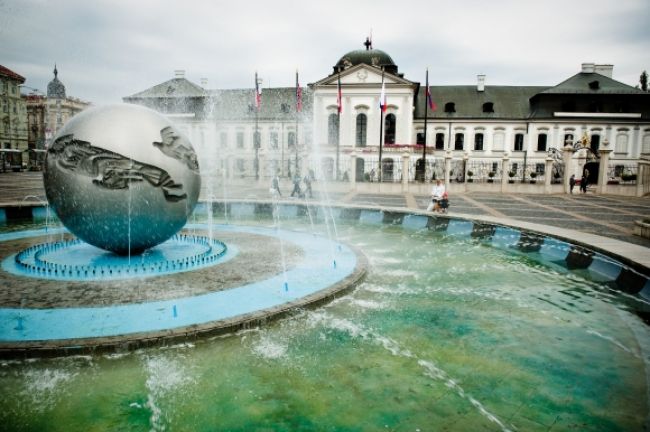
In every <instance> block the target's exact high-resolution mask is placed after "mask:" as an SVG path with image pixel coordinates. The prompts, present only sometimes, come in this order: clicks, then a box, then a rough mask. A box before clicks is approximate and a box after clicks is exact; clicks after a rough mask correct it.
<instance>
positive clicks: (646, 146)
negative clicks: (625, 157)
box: [641, 134, 650, 154]
mask: <svg viewBox="0 0 650 432" xmlns="http://www.w3.org/2000/svg"><path fill="white" fill-rule="evenodd" d="M641 153H646V154H647V153H650V134H645V135H643V145H642V146H641Z"/></svg>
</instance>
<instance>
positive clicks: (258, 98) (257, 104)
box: [255, 72, 262, 111]
mask: <svg viewBox="0 0 650 432" xmlns="http://www.w3.org/2000/svg"><path fill="white" fill-rule="evenodd" d="M261 106H262V92H261V91H260V81H259V80H258V79H257V72H255V108H257V110H258V111H259V109H260V107H261Z"/></svg>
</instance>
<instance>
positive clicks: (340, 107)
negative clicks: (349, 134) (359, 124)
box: [336, 75, 343, 114]
mask: <svg viewBox="0 0 650 432" xmlns="http://www.w3.org/2000/svg"><path fill="white" fill-rule="evenodd" d="M336 87H337V88H336V90H337V91H336V106H337V108H338V111H339V114H341V113H342V112H343V95H342V94H341V75H339V76H338V81H337V84H336Z"/></svg>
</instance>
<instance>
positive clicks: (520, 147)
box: [512, 133, 524, 151]
mask: <svg viewBox="0 0 650 432" xmlns="http://www.w3.org/2000/svg"><path fill="white" fill-rule="evenodd" d="M512 150H513V151H524V134H522V133H518V134H515V146H514V148H513V149H512Z"/></svg>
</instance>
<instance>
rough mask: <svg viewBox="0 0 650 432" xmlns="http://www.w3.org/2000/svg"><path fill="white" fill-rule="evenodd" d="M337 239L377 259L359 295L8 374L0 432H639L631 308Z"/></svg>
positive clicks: (438, 254)
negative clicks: (214, 331)
mask: <svg viewBox="0 0 650 432" xmlns="http://www.w3.org/2000/svg"><path fill="white" fill-rule="evenodd" d="M301 229H305V228H304V227H302V228H301ZM318 229H322V230H324V228H322V227H321V228H318ZM337 230H338V234H339V237H340V239H341V240H343V241H345V242H346V243H348V244H351V245H355V246H357V247H359V248H360V249H362V250H363V251H364V252H365V254H366V256H367V257H368V260H369V263H370V270H369V273H368V276H367V278H366V280H365V281H364V282H363V283H362V284H361V285H360V286H359V287H358V288H357V289H356V290H355V291H354V292H352V293H351V294H349V295H347V296H345V297H343V298H341V299H338V300H336V301H334V302H333V303H330V304H329V305H327V306H325V307H321V308H317V309H313V310H305V311H301V312H299V313H297V314H296V315H295V316H293V317H290V318H287V319H283V320H281V321H278V322H275V323H272V324H269V325H268V326H266V327H264V328H261V329H253V330H250V331H246V332H240V333H238V334H235V335H230V336H226V337H220V338H215V339H211V340H205V341H202V342H197V343H193V344H185V345H178V346H173V347H166V348H154V349H147V350H139V351H136V352H131V353H128V354H124V355H104V356H96V357H85V356H84V357H72V358H58V359H37V360H31V361H4V362H1V363H0V388H1V389H2V392H0V430H12V431H13V430H17V431H18V430H24V431H106V430H111V431H113V430H115V431H149V430H154V431H162V430H166V431H258V430H260V431H312V430H313V431H339V430H341V431H377V430H382V431H384V430H389V431H393V430H394V431H418V430H419V431H481V430H486V431H505V430H511V431H549V430H551V431H637V430H638V431H641V430H644V424H645V422H646V417H647V415H648V394H647V392H648V388H647V381H646V369H645V368H646V366H645V359H646V358H647V354H648V353H647V352H644V347H645V346H648V345H650V337H649V336H648V334H649V333H648V330H647V328H646V325H645V324H643V323H642V321H641V320H640V319H639V318H638V317H637V316H636V315H635V314H634V313H633V312H632V311H633V310H634V309H635V308H636V307H637V306H639V305H640V303H641V301H640V300H639V299H637V298H634V297H630V296H626V295H623V294H619V293H617V292H615V291H611V290H610V289H609V288H608V287H607V286H606V285H604V284H601V283H598V282H595V281H593V280H591V279H590V276H589V275H588V274H587V273H586V272H582V273H581V272H572V273H569V272H567V271H566V270H564V269H562V268H560V267H559V266H555V265H553V264H552V263H546V264H542V263H539V262H536V261H535V260H534V259H533V258H534V257H530V256H525V255H521V254H518V253H514V252H508V251H503V250H497V249H495V248H491V247H489V246H486V245H483V244H481V243H479V242H476V241H473V240H470V239H467V240H461V241H458V240H455V239H453V238H451V237H446V236H444V235H442V234H438V233H433V232H431V231H426V230H425V231H420V232H416V231H403V230H402V229H401V228H398V227H390V226H356V227H352V226H345V225H339V226H338V227H337ZM217 236H218V233H217ZM324 253H329V252H328V251H324Z"/></svg>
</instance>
